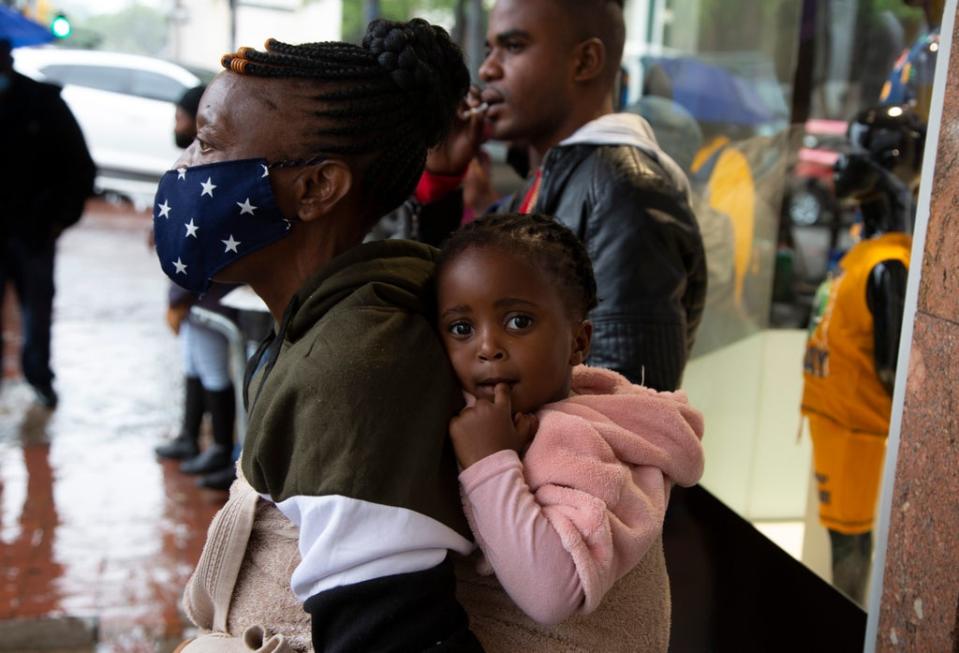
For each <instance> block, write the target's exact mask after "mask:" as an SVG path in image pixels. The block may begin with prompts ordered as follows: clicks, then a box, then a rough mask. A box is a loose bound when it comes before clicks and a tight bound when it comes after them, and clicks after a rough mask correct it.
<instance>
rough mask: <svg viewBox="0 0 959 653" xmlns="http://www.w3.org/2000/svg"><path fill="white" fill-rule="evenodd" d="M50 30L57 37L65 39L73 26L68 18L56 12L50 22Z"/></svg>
mask: <svg viewBox="0 0 959 653" xmlns="http://www.w3.org/2000/svg"><path fill="white" fill-rule="evenodd" d="M50 31H51V32H53V35H54V36H55V37H57V38H58V39H65V38H67V37H68V36H70V33H71V32H72V31H73V27H71V25H70V20H69V19H68V18H67V17H66V16H64V15H63V14H57V15H56V17H55V18H54V19H53V22H52V23H50Z"/></svg>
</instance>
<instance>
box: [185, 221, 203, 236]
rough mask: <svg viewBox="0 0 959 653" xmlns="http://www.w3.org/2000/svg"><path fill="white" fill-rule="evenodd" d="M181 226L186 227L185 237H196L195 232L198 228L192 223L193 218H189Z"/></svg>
mask: <svg viewBox="0 0 959 653" xmlns="http://www.w3.org/2000/svg"><path fill="white" fill-rule="evenodd" d="M183 226H184V227H186V237H187V238H189V237H190V236H193V237H194V238H196V232H197V231H199V229H200V228H199V227H198V226H196V225H195V224H194V223H193V218H190V221H189V222H187V223H186V224H185V225H183Z"/></svg>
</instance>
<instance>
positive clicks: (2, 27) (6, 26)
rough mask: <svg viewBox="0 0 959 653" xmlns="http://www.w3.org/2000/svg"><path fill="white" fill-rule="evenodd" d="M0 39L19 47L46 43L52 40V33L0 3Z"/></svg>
mask: <svg viewBox="0 0 959 653" xmlns="http://www.w3.org/2000/svg"><path fill="white" fill-rule="evenodd" d="M2 40H7V41H10V45H11V46H13V47H15V48H19V47H22V46H24V45H38V44H40V43H48V42H50V41H52V40H53V34H51V33H50V30H48V29H47V28H46V27H44V26H43V25H41V24H40V23H37V22H34V21H32V20H30V19H29V18H26V17H25V16H22V15H21V14H19V13H17V12H16V11H14V10H13V9H10V8H9V7H4V6H3V5H0V41H2Z"/></svg>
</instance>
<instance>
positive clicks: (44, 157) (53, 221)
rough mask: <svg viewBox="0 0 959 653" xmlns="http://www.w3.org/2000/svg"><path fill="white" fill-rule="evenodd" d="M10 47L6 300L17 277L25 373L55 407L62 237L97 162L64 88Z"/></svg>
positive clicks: (3, 218) (2, 225) (2, 241)
mask: <svg viewBox="0 0 959 653" xmlns="http://www.w3.org/2000/svg"><path fill="white" fill-rule="evenodd" d="M11 50H12V47H11V44H10V41H7V40H0V143H2V144H3V149H2V153H0V305H2V304H3V295H4V290H5V287H6V284H7V282H8V281H9V282H12V283H13V287H14V289H15V290H16V293H17V299H18V300H19V305H20V320H21V323H22V332H23V345H22V349H21V368H22V372H23V376H24V377H25V378H26V380H27V382H28V383H29V384H30V385H31V386H32V387H33V389H34V392H35V393H36V399H37V401H38V402H39V403H40V404H41V405H43V406H46V407H47V408H55V407H56V405H57V401H58V397H57V393H56V391H55V390H54V388H53V379H54V373H53V370H52V368H51V366H50V330H51V323H52V319H53V295H54V258H55V256H56V243H57V238H58V237H59V236H60V234H61V233H63V230H64V229H66V228H67V227H69V226H71V225H73V224H74V223H76V222H77V221H78V220H79V219H80V216H81V215H82V214H83V206H84V203H85V201H86V199H87V197H89V196H90V195H91V194H92V193H93V181H94V177H95V175H96V168H95V166H94V164H93V160H92V159H91V158H90V153H89V152H88V151H87V146H86V143H85V142H84V140H83V133H82V132H81V131H80V127H79V126H78V125H77V122H76V120H75V119H74V117H73V114H72V113H70V109H69V108H68V107H67V105H66V103H65V102H64V101H63V99H62V98H61V97H60V88H59V87H57V86H54V85H52V84H44V83H41V82H36V81H34V80H32V79H30V78H28V77H25V76H23V75H21V74H19V73H17V72H15V71H14V70H13V56H12V53H11ZM0 334H2V328H0ZM0 338H2V335H0ZM2 345H3V343H2V341H0V356H2V352H3V346H2ZM0 369H3V366H2V360H0Z"/></svg>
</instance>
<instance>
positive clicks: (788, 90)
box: [622, 0, 942, 594]
mask: <svg viewBox="0 0 959 653" xmlns="http://www.w3.org/2000/svg"><path fill="white" fill-rule="evenodd" d="M626 8H627V22H628V31H629V39H628V45H627V52H626V57H625V60H624V62H623V67H624V71H625V73H626V77H627V80H628V81H627V84H626V85H625V89H624V92H623V94H622V97H623V103H624V109H625V110H626V111H631V112H635V113H639V114H641V115H643V116H644V117H646V119H647V120H648V121H649V122H650V124H651V125H652V126H653V129H654V131H655V132H656V134H657V138H658V139H659V141H660V144H661V146H662V147H663V148H664V149H665V150H666V151H667V152H668V153H670V154H671V155H672V156H673V158H675V159H676V161H677V162H678V163H680V165H681V166H683V167H684V169H685V170H686V172H687V174H688V175H689V178H690V180H691V182H692V186H693V189H694V194H695V197H694V205H695V206H694V208H695V210H696V213H697V217H698V218H699V221H700V226H701V229H702V232H703V238H704V241H705V244H706V249H707V258H708V270H709V283H710V290H709V296H708V300H707V308H706V313H705V316H704V319H703V323H702V326H701V328H700V331H699V334H698V337H697V343H696V348H695V350H694V352H693V359H692V360H691V362H690V364H689V366H688V368H687V371H686V376H685V381H684V388H685V389H686V390H687V392H688V393H689V394H690V397H691V400H692V402H693V403H694V404H695V405H697V406H698V407H699V408H701V409H702V410H703V411H704V413H705V415H706V424H707V432H706V437H705V439H704V446H705V448H706V451H707V465H706V473H705V476H704V478H703V481H702V484H703V486H704V487H706V488H707V489H708V490H710V491H711V492H712V493H714V494H715V495H716V496H718V497H719V498H720V499H722V501H723V502H725V503H726V504H727V505H729V506H730V507H732V508H733V509H734V510H736V511H737V512H738V513H740V514H741V515H742V516H744V517H746V518H747V519H749V520H750V521H752V522H753V523H754V524H755V525H756V526H757V528H759V529H760V530H761V531H762V532H764V533H765V534H767V535H768V536H769V537H770V538H771V539H773V540H774V541H776V542H777V543H778V544H780V545H781V546H783V547H784V548H785V549H786V550H787V551H789V552H790V553H792V554H793V555H794V556H795V557H796V558H798V559H800V560H802V561H803V562H804V563H805V564H807V565H808V566H809V567H810V568H812V569H813V570H814V571H815V572H816V573H818V574H819V575H820V576H822V577H823V578H825V579H826V580H832V575H833V570H832V568H831V567H832V565H831V559H830V540H829V537H828V536H827V530H826V529H825V528H824V527H823V526H822V525H821V523H820V519H819V516H818V513H819V510H820V500H822V501H823V502H826V503H828V502H829V500H830V497H829V490H828V487H829V483H832V484H833V485H834V484H835V483H837V482H838V483H842V480H840V479H837V478H830V479H829V480H828V481H825V480H824V479H825V477H826V476H827V474H826V472H825V471H824V469H822V468H821V467H822V465H821V463H822V461H821V460H820V459H819V458H817V463H816V464H815V465H814V464H813V448H812V443H811V439H810V434H809V428H808V424H807V423H806V420H805V419H803V418H802V417H801V414H800V405H801V404H802V403H803V397H804V395H803V388H804V377H803V370H804V355H805V352H806V348H807V339H808V338H809V335H810V333H811V329H810V327H815V326H816V325H817V324H818V322H817V314H816V310H815V309H816V308H817V306H816V301H815V300H816V297H817V291H819V293H820V297H821V298H823V299H828V293H826V294H825V295H824V294H823V293H825V292H826V291H825V289H822V290H821V288H823V287H822V284H823V282H825V281H827V280H828V279H830V278H834V277H836V276H837V272H838V271H839V267H838V266H839V263H840V261H841V260H842V257H843V255H844V254H845V253H846V252H848V250H849V249H850V248H851V247H852V246H853V245H855V244H856V243H857V242H859V240H860V239H861V238H862V235H863V230H864V226H863V211H864V209H863V206H864V205H863V204H862V202H861V201H857V200H856V199H853V198H852V197H850V193H846V192H838V193H837V189H836V185H835V183H834V168H835V166H836V163H837V161H840V160H844V161H845V160H846V159H842V157H845V156H852V157H854V156H855V155H856V153H858V154H860V155H863V156H865V154H864V150H863V149H862V146H863V142H859V143H858V144H856V145H854V144H852V143H850V140H849V138H848V137H847V134H848V133H849V132H850V124H851V123H852V122H855V121H856V120H857V116H858V117H859V121H860V122H861V121H862V120H865V119H864V118H863V117H862V116H861V112H862V111H864V110H866V109H869V108H872V107H879V106H882V107H883V108H882V109H881V110H880V114H879V115H882V117H883V118H887V117H889V119H890V120H891V119H892V118H896V117H898V116H902V115H903V113H904V112H905V113H907V114H910V115H912V114H914V115H915V116H917V117H918V118H917V120H918V122H917V123H916V125H915V130H914V131H915V135H916V137H915V138H914V141H915V143H918V147H919V152H920V154H919V156H918V158H917V156H916V153H915V152H913V153H912V154H910V155H909V156H911V157H912V158H911V164H913V168H912V169H913V171H914V175H915V178H914V179H911V180H909V179H905V178H904V176H903V175H900V181H902V185H903V187H904V189H905V191H904V192H905V193H906V194H908V193H915V191H916V189H917V186H918V165H919V162H921V132H922V129H923V128H924V124H922V122H923V121H924V120H925V119H926V117H927V116H928V104H929V98H930V96H931V88H932V74H933V69H934V65H935V55H936V51H937V49H938V35H937V29H936V28H937V25H938V22H939V20H940V19H941V12H942V3H941V2H938V3H937V2H929V3H924V2H903V1H900V0H831V1H815V0H805V1H804V0H682V1H680V0H648V1H641V0H634V1H633V2H627V5H626ZM855 129H865V127H862V125H859V127H857V128H854V130H853V133H854V134H855V133H856V132H855ZM892 135H894V134H893V131H892V130H891V128H890V129H887V130H885V131H883V132H882V134H881V137H882V138H887V137H891V136H892ZM874 141H875V139H874ZM915 143H914V144H915ZM874 144H875V142H874ZM907 149H908V148H907V147H906V146H905V145H902V146H900V144H898V142H896V143H892V144H890V145H889V146H888V147H887V149H886V150H885V153H884V154H880V153H879V150H878V149H876V148H875V147H874V148H873V149H872V150H871V155H872V157H873V159H876V160H878V159H877V157H882V156H898V157H900V158H904V157H906V155H907V152H906V150H907ZM890 153H892V154H890ZM882 165H886V164H885V163H883V164H882ZM886 167H887V168H891V167H892V166H891V165H886ZM884 189H885V190H884V191H883V192H886V193H887V194H890V193H891V194H895V193H892V191H889V189H888V188H886V187H884ZM900 190H902V189H900ZM877 192H878V191H877ZM861 199H862V197H859V200H861ZM869 201H870V202H873V203H875V202H876V201H879V200H877V199H876V197H874V196H871V197H870V199H869ZM870 215H871V214H870ZM905 222H906V230H907V231H908V224H909V221H908V220H906V221H905ZM827 303H828V302H827ZM876 365H877V366H878V363H877V364H876ZM877 370H878V367H877ZM876 373H877V374H879V372H878V371H877V372H876ZM887 380H888V379H887ZM866 381H867V382H869V380H868V379H867V380H866ZM873 382H874V381H873ZM855 385H856V384H855V383H853V384H851V385H850V387H848V388H839V390H838V394H839V395H840V396H839V397H838V398H837V399H836V402H837V403H839V404H841V403H842V402H844V401H848V403H849V404H850V405H853V404H855V403H856V402H862V401H863V399H862V397H861V396H860V394H861V393H859V394H857V391H856V387H854V386H855ZM877 387H878V386H877ZM886 387H889V384H888V383H887V384H886ZM845 393H848V397H845V396H843V395H844V394H845ZM807 408H808V406H807ZM807 412H808V411H807ZM880 439H881V438H880ZM880 446H881V445H880ZM820 451H821V449H820ZM850 455H852V454H850ZM855 455H859V454H855ZM881 455H882V454H881V450H880V452H879V459H880V461H881ZM859 464H860V463H859V462H858V460H857V459H850V460H849V461H847V466H848V467H850V468H851V469H854V470H855V469H859V468H858V467H857V465H859ZM861 464H862V465H868V463H867V462H865V461H863V462H862V463H861ZM858 473H860V472H857V471H852V472H849V474H850V475H855V474H858ZM817 474H818V478H817V476H816V475H817ZM827 512H828V510H827ZM852 530H857V529H852ZM858 530H859V531H868V530H869V528H868V525H866V526H863V527H861V528H859V529H858ZM867 565H868V563H867ZM847 591H848V592H849V593H850V594H857V592H855V591H849V590H847Z"/></svg>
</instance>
